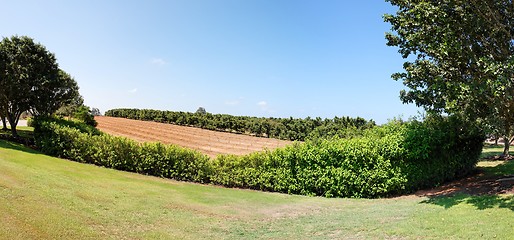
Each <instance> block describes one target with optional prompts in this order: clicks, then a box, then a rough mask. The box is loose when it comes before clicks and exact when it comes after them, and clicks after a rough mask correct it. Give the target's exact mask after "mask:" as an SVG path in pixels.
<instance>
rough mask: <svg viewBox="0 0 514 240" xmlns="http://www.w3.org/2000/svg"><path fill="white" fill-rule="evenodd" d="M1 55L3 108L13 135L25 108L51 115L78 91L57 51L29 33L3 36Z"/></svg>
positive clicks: (15, 133) (1, 98) (0, 82)
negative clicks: (29, 35) (47, 47)
mask: <svg viewBox="0 0 514 240" xmlns="http://www.w3.org/2000/svg"><path fill="white" fill-rule="evenodd" d="M0 56H1V57H2V62H4V64H2V69H1V71H0V72H1V75H0V78H1V80H0V89H2V90H1V91H0V105H1V108H0V110H2V112H3V114H4V116H5V117H7V120H8V121H9V123H10V125H11V130H12V134H13V136H17V132H16V126H17V125H18V121H19V118H20V115H21V114H22V113H23V112H25V111H31V112H32V113H33V114H34V115H36V116H37V115H49V114H52V113H53V112H55V111H56V110H57V109H58V108H59V107H60V106H61V105H62V104H64V103H66V102H67V101H70V100H71V99H73V98H74V97H75V96H76V95H77V94H78V86H77V83H76V82H75V80H73V78H71V77H70V76H69V75H68V74H66V73H65V72H63V71H61V70H60V69H59V66H58V64H57V61H56V58H55V56H54V54H52V53H50V52H49V51H48V50H46V48H45V47H44V46H43V45H41V44H39V43H35V42H34V41H33V40H32V39H31V38H29V37H26V36H22V37H18V36H13V37H10V38H3V39H2V41H1V42H0Z"/></svg>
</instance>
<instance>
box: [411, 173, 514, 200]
mask: <svg viewBox="0 0 514 240" xmlns="http://www.w3.org/2000/svg"><path fill="white" fill-rule="evenodd" d="M457 193H464V194H469V195H475V196H476V195H485V194H488V195H491V194H514V176H485V175H484V173H482V172H477V173H475V174H474V175H472V176H470V177H467V178H464V179H461V180H458V181H454V182H451V183H447V184H444V185H442V186H440V187H436V188H433V189H428V190H420V191H418V192H416V193H415V195H416V196H422V197H438V196H452V195H455V194H457Z"/></svg>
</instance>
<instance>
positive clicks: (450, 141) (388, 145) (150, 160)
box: [35, 117, 484, 197]
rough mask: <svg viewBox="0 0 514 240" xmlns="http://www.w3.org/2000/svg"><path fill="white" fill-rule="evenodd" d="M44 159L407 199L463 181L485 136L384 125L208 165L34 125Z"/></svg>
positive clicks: (441, 124)
mask: <svg viewBox="0 0 514 240" xmlns="http://www.w3.org/2000/svg"><path fill="white" fill-rule="evenodd" d="M35 136H36V144H37V146H38V147H39V148H40V149H41V150H42V151H43V152H45V153H47V154H50V155H54V156H59V157H64V158H68V159H71V160H75V161H79V162H84V163H92V164H96V165H100V166H105V167H110V168H114V169H119V170H124V171H132V172H137V173H143V174H148V175H154V176H160V177H167V178H173V179H177V180H185V181H194V182H203V183H214V184H219V185H223V186H227V187H240V188H251V189H258V190H264V191H275V192H283V193H291V194H303V195H318V196H326V197H381V196H388V195H394V194H402V193H409V192H412V191H415V190H418V189H420V188H424V187H432V186H436V185H438V184H441V183H444V182H445V181H450V180H452V179H455V178H458V177H461V176H464V175H466V174H468V173H469V172H470V171H472V170H473V168H474V166H475V164H476V163H477V161H478V159H479V156H480V152H481V150H482V144H483V140H484V135H483V134H482V133H481V131H479V129H478V128H476V127H474V126H473V125H470V124H468V123H466V122H464V121H461V120H459V119H458V118H457V117H447V118H443V117H430V118H428V119H427V120H426V121H425V122H416V121H413V122H408V123H402V122H399V121H393V122H390V123H388V124H386V125H384V126H381V127H375V128H372V129H368V130H366V131H364V132H362V133H361V134H360V136H353V137H352V138H341V139H339V138H333V139H330V140H327V139H318V140H316V141H307V142H305V143H295V144H293V145H290V146H287V147H285V148H282V149H276V150H274V151H265V152H258V153H253V154H249V155H245V156H233V155H223V156H219V157H217V158H216V159H212V160H209V158H208V157H207V156H205V155H202V154H200V153H198V152H196V151H193V150H187V149H183V148H180V147H177V146H168V145H163V144H160V143H142V144H140V143H136V142H135V141H132V140H129V139H126V138H122V137H113V136H110V135H106V134H97V133H96V132H95V131H93V130H91V127H90V126H87V125H85V124H78V123H74V122H69V121H64V120H56V119H50V120H48V119H47V120H45V121H39V120H38V121H36V124H35Z"/></svg>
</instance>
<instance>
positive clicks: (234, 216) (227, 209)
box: [0, 140, 514, 239]
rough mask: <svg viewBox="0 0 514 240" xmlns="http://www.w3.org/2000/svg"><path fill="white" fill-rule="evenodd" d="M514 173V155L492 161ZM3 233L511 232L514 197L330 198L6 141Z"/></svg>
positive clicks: (2, 151)
mask: <svg viewBox="0 0 514 240" xmlns="http://www.w3.org/2000/svg"><path fill="white" fill-rule="evenodd" d="M486 165H487V166H486V169H487V172H488V173H491V174H492V173H497V171H500V170H498V169H503V170H501V172H504V171H506V173H508V174H514V161H510V162H508V163H507V164H504V163H500V165H498V166H495V164H491V163H488V164H486ZM0 222H1V223H2V224H1V225H0V239H27V238H32V239H55V238H65V239H97V238H185V239H198V238H212V239H224V238H232V239H238V238H265V239H269V238H289V239H313V238H314V239H315V238H362V239H367V238H384V237H386V238H387V237H390V238H427V237H428V238H445V239H446V238H483V239H491V238H494V237H496V238H498V239H508V238H511V237H512V236H514V196H512V195H504V196H468V195H457V196H453V197H440V198H435V199H428V198H421V197H416V196H406V197H401V198H395V199H376V200H368V199H325V198H317V197H303V196H291V195H284V194H275V193H263V192H257V191H249V190H238V189H226V188H220V187H215V186H204V185H198V184H190V183H183V182H176V181H172V180H166V179H160V178H155V177H148V176H142V175H138V174H133V173H126V172H120V171H115V170H111V169H105V168H100V167H96V166H92V165H85V164H79V163H75V162H70V161H66V160H62V159H57V158H52V157H48V156H45V155H41V154H39V153H37V152H34V151H32V150H29V149H27V148H24V147H20V146H19V145H15V144H11V143H8V142H5V141H2V140H0Z"/></svg>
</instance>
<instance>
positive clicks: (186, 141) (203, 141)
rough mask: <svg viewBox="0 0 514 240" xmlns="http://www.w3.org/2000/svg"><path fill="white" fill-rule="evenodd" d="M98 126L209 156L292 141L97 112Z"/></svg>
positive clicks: (245, 151) (237, 152)
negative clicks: (106, 115) (116, 116)
mask: <svg viewBox="0 0 514 240" xmlns="http://www.w3.org/2000/svg"><path fill="white" fill-rule="evenodd" d="M95 120H96V121H97V122H98V126H97V128H98V129H100V130H101V131H104V132H106V133H109V134H112V135H116V136H123V137H128V138H131V139H134V140H136V141H139V142H161V143H165V144H175V145H178V146H182V147H185V148H190V149H195V150H198V151H200V152H202V153H204V154H206V155H208V156H210V157H215V156H217V155H220V154H235V155H244V154H248V153H251V152H257V151H263V150H264V149H270V150H271V149H275V148H278V147H284V146H286V145H288V144H291V143H292V142H291V141H284V140H278V139H272V138H261V137H252V136H247V135H242V134H234V133H226V132H217V131H210V130H205V129H200V128H194V127H184V126H177V125H173V124H166V123H158V122H150V121H138V120H131V119H125V118H113V117H104V116H98V117H95Z"/></svg>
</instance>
